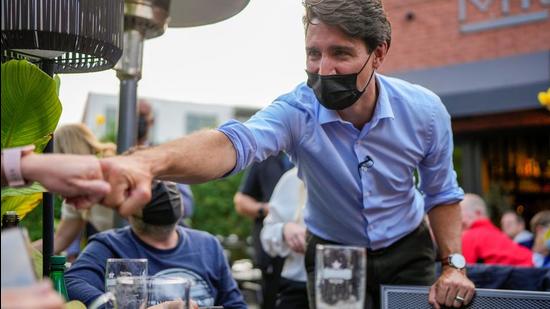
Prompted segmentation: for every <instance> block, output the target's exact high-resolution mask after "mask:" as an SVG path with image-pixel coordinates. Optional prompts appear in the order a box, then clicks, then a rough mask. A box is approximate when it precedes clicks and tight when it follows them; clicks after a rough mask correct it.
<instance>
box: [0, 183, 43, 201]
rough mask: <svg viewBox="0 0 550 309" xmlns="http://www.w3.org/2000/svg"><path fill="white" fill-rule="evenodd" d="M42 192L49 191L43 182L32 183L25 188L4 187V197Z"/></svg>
mask: <svg viewBox="0 0 550 309" xmlns="http://www.w3.org/2000/svg"><path fill="white" fill-rule="evenodd" d="M42 192H48V190H46V188H44V187H43V186H42V185H41V184H39V183H38V182H35V183H33V184H32V185H30V186H28V187H24V188H5V189H2V199H4V198H6V197H8V196H19V195H31V194H34V193H42Z"/></svg>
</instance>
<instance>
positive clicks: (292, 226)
mask: <svg viewBox="0 0 550 309" xmlns="http://www.w3.org/2000/svg"><path fill="white" fill-rule="evenodd" d="M283 238H284V241H285V243H286V244H287V245H288V246H289V247H290V249H291V250H292V251H294V252H297V253H302V254H303V253H305V250H306V228H305V227H303V226H301V225H299V224H296V223H294V222H288V223H286V224H285V225H284V227H283Z"/></svg>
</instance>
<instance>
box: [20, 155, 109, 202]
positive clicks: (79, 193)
mask: <svg viewBox="0 0 550 309" xmlns="http://www.w3.org/2000/svg"><path fill="white" fill-rule="evenodd" d="M21 173H22V174H23V178H24V179H26V180H27V181H38V182H40V183H41V184H42V185H43V186H44V187H46V189H48V190H49V191H51V192H54V193H58V194H60V195H62V196H63V197H65V198H68V199H69V201H70V202H72V203H73V204H75V206H76V207H78V208H85V207H90V206H92V205H93V204H95V203H97V202H99V201H100V200H101V199H102V198H103V197H104V196H105V194H107V193H109V191H110V189H111V187H110V186H109V184H108V183H107V182H105V181H104V180H103V174H102V171H101V167H100V165H99V161H98V159H97V158H96V157H94V156H80V155H66V154H63V155H62V154H40V155H38V154H29V155H26V156H24V157H23V158H22V159H21Z"/></svg>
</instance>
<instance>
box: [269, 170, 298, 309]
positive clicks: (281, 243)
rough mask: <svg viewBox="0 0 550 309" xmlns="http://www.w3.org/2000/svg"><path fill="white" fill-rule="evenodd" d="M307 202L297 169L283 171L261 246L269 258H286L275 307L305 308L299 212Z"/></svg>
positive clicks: (270, 205)
mask: <svg viewBox="0 0 550 309" xmlns="http://www.w3.org/2000/svg"><path fill="white" fill-rule="evenodd" d="M305 202H306V189H305V186H304V183H303V182H302V181H301V180H300V179H299V178H298V169H297V168H292V169H291V170H289V171H288V172H286V173H285V174H284V175H283V176H282V177H281V179H280V180H279V182H278V183H277V186H276V187H275V190H274V191H273V195H272V196H271V199H270V200H269V209H270V210H269V214H268V215H267V217H266V218H265V220H264V226H263V229H262V232H261V241H262V246H263V248H264V250H265V252H266V253H267V254H269V255H271V256H272V257H275V256H281V257H286V259H285V263H284V266H283V271H282V273H281V277H282V278H281V283H280V285H279V292H278V295H277V302H276V306H275V308H285V309H292V308H308V299H307V288H306V282H307V274H306V269H305V265H304V252H305V237H306V227H305V224H304V218H303V215H302V211H303V209H304V205H305Z"/></svg>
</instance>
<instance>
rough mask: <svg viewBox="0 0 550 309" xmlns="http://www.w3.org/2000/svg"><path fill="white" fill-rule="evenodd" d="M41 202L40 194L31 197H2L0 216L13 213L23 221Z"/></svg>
mask: <svg viewBox="0 0 550 309" xmlns="http://www.w3.org/2000/svg"><path fill="white" fill-rule="evenodd" d="M41 201H42V193H34V194H31V195H20V196H6V197H2V215H4V213H6V212H7V211H15V212H17V214H18V215H19V218H20V219H23V218H24V217H25V216H26V215H27V214H28V213H29V212H31V211H32V210H33V209H34V208H35V207H36V206H38V205H40V202H41Z"/></svg>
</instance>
